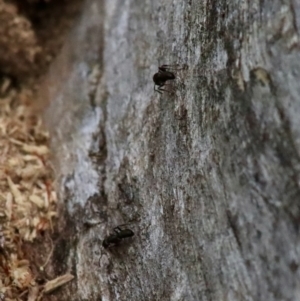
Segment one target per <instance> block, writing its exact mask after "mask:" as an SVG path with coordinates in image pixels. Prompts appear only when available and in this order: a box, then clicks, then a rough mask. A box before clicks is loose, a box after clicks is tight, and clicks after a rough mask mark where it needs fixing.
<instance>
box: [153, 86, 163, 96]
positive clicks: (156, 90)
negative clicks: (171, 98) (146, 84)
mask: <svg viewBox="0 0 300 301" xmlns="http://www.w3.org/2000/svg"><path fill="white" fill-rule="evenodd" d="M155 86H156V85H154V91H155V92H158V93H160V94H162V92H160V91H159V90H158V89H155Z"/></svg>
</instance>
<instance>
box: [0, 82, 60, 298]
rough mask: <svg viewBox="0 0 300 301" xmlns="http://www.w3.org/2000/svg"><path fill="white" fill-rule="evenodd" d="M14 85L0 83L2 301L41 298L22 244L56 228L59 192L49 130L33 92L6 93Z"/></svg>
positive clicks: (0, 288) (0, 262)
mask: <svg viewBox="0 0 300 301" xmlns="http://www.w3.org/2000/svg"><path fill="white" fill-rule="evenodd" d="M9 85H10V83H9V82H3V83H2V85H1V87H0V301H1V300H8V301H9V300H36V299H38V294H39V291H40V290H41V288H39V287H38V285H37V283H36V281H35V276H36V275H33V272H32V269H31V266H30V262H29V260H28V259H27V258H26V254H24V251H22V245H23V243H24V242H26V241H29V242H31V241H34V239H35V238H36V237H37V235H39V234H40V233H42V232H45V231H51V229H52V221H53V218H54V217H55V216H56V202H57V198H56V194H55V191H54V189H53V179H54V178H53V169H52V168H51V164H50V160H49V148H48V140H49V136H48V133H47V132H45V131H44V129H43V127H42V123H41V120H40V118H39V117H38V116H35V115H33V114H32V113H31V108H30V103H31V102H32V92H30V90H24V89H23V91H21V92H19V93H17V92H16V91H15V90H12V89H11V91H10V92H9V93H4V92H7V90H9V89H8V88H9ZM3 94H6V96H5V97H4V96H3ZM1 95H2V97H1ZM39 299H40V296H39Z"/></svg>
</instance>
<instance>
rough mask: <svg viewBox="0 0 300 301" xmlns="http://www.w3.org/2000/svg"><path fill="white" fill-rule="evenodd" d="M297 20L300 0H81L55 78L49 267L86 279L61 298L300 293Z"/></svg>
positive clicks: (191, 298) (50, 82)
mask: <svg viewBox="0 0 300 301" xmlns="http://www.w3.org/2000/svg"><path fill="white" fill-rule="evenodd" d="M299 24H300V4H299V3H298V2H297V1H296V0H289V1H288V0H286V1H279V0H266V1H259V0H253V1H237V0H232V1H218V0H203V1H196V0H193V1H192V0H191V1H187V0H185V1H179V0H160V1H158V0H145V1H141V0H122V1H120V0H107V1H104V0H103V1H101V0H98V1H96V0H94V1H92V0H90V1H87V2H86V6H85V10H84V11H83V12H82V16H81V19H80V20H78V22H77V27H76V28H75V29H74V31H73V33H72V35H71V38H70V39H69V40H68V41H67V42H66V45H65V48H64V50H63V52H62V54H61V55H60V57H59V58H58V60H57V61H56V63H55V64H54V66H53V68H52V70H51V72H50V74H49V76H48V78H47V82H46V83H47V84H46V85H45V90H46V89H49V90H47V91H49V94H48V97H49V99H50V101H51V106H50V108H49V109H48V110H47V112H46V119H47V120H48V125H49V128H50V129H52V134H53V149H54V151H55V157H56V172H57V174H58V175H59V181H58V187H59V193H60V218H59V235H58V239H57V240H56V242H55V243H56V248H55V252H54V257H53V264H52V266H51V268H52V270H51V271H49V273H52V275H57V274H62V273H64V272H66V271H71V272H72V273H73V274H75V276H76V279H75V280H74V281H73V282H72V283H70V284H69V285H67V286H65V287H64V288H62V289H61V290H60V291H58V292H56V293H54V294H53V295H52V296H50V297H49V298H50V299H52V300H103V301H104V300H107V301H108V300H109V301H129V300H131V301H133V300H136V301H141V300H145V301H148V300H149V301H152V300H157V301H169V300H172V301H198V300H199V301H200V300H211V301H217V300H218V301H219V300H220V301H221V300H222V301H223V300H224V301H235V300H236V301H240V300H253V301H257V300H264V301H267V300H270V301H271V300H280V301H282V300H290V301H292V300H300V269H299V260H300V258H299V252H300V240H299V226H300V188H299V185H300V154H299V150H300V117H299V115H300V99H299V97H300V96H299V95H300V83H299V80H300V47H299V46H300V44H299V32H298V27H299V26H300V25H299ZM170 63H178V64H180V65H181V66H183V67H185V68H184V69H183V70H180V71H178V72H177V73H176V75H177V79H176V81H174V82H171V87H169V89H172V90H174V92H172V93H164V94H162V95H159V94H158V93H156V92H154V91H153V82H152V76H153V74H154V73H155V72H157V70H158V66H159V65H161V64H170ZM124 223H129V225H128V227H129V228H130V229H132V230H133V231H134V232H135V236H134V237H133V238H128V239H126V240H125V239H124V241H123V243H121V244H120V245H118V246H114V247H112V248H111V249H109V250H106V249H104V248H103V247H102V241H103V239H104V238H105V237H106V236H107V235H108V234H109V233H111V232H112V229H113V227H115V226H117V225H119V224H124Z"/></svg>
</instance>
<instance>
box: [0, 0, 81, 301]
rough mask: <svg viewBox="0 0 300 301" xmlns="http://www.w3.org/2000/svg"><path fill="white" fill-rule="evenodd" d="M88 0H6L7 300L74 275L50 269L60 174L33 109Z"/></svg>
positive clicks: (0, 27) (0, 295)
mask: <svg viewBox="0 0 300 301" xmlns="http://www.w3.org/2000/svg"><path fill="white" fill-rule="evenodd" d="M82 2H83V1H82V0H75V1H74V0H63V1H61V0H26V1H25V0H19V1H18V0H11V1H3V0H0V257H1V258H0V300H31V301H33V300H42V299H43V292H47V290H48V292H49V291H51V290H52V289H53V288H55V287H56V286H59V285H61V284H63V283H64V282H65V281H69V280H70V279H71V278H72V276H71V275H65V276H63V277H64V278H59V279H53V276H52V275H49V274H47V272H46V270H47V269H46V266H47V263H48V261H49V260H50V257H51V254H52V250H53V229H54V223H55V216H56V201H57V198H56V193H55V191H54V184H53V183H54V181H55V173H54V171H53V168H52V164H51V160H50V158H51V154H50V150H49V148H48V145H49V134H48V133H47V132H46V131H45V129H44V127H43V123H42V120H41V117H40V116H38V115H36V112H35V111H33V109H32V108H33V107H35V105H36V104H35V102H36V101H37V97H36V96H35V95H37V92H38V89H39V81H40V78H41V76H42V75H44V74H45V73H46V72H47V70H48V67H49V65H50V64H51V61H52V60H53V59H54V58H55V56H56V55H57V54H58V53H59V50H60V48H61V47H62V44H63V41H64V38H65V36H66V35H67V33H68V32H69V30H70V28H71V26H72V23H73V21H74V20H75V18H76V15H77V14H78V13H79V11H80V8H81V4H82ZM51 278H52V279H51ZM51 280H52V282H51Z"/></svg>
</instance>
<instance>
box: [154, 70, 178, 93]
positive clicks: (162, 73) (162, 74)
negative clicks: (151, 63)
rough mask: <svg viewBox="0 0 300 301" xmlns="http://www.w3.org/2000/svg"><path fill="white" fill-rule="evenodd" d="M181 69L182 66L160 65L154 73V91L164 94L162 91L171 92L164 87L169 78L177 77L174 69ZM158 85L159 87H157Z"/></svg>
mask: <svg viewBox="0 0 300 301" xmlns="http://www.w3.org/2000/svg"><path fill="white" fill-rule="evenodd" d="M175 70H180V68H177V67H174V66H171V65H161V66H160V67H158V72H157V73H155V74H154V75H153V81H154V91H156V92H158V93H160V94H162V91H165V92H170V91H168V90H165V89H163V87H164V86H165V84H166V82H167V81H168V80H174V79H176V76H175V74H174V72H173V71H175ZM156 86H158V88H156Z"/></svg>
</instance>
